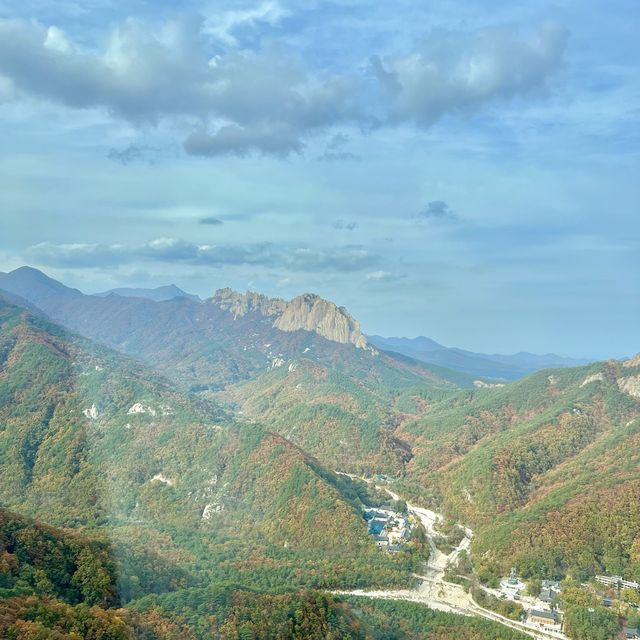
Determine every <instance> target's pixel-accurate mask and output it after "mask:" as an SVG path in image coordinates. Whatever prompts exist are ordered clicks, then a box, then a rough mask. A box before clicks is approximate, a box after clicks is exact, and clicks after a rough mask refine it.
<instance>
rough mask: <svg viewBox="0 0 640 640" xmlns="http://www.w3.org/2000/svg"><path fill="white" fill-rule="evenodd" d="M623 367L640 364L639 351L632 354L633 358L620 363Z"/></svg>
mask: <svg viewBox="0 0 640 640" xmlns="http://www.w3.org/2000/svg"><path fill="white" fill-rule="evenodd" d="M622 366H623V367H629V368H630V367H637V366H640V353H638V354H636V355H635V356H633V358H630V359H629V360H625V361H624V362H623V363H622Z"/></svg>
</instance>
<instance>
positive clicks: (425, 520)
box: [333, 471, 567, 640]
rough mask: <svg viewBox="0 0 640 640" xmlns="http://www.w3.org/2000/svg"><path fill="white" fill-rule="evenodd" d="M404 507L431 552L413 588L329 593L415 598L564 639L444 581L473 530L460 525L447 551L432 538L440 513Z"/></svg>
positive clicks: (534, 635)
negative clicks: (419, 527)
mask: <svg viewBox="0 0 640 640" xmlns="http://www.w3.org/2000/svg"><path fill="white" fill-rule="evenodd" d="M336 473H338V474H339V475H343V476H348V477H349V478H351V479H352V480H355V479H357V480H363V481H364V482H367V483H369V484H374V486H375V488H376V489H378V490H382V491H386V493H387V494H388V495H389V496H390V497H391V498H392V499H393V500H400V499H401V498H400V496H399V495H398V494H397V493H394V492H393V491H391V490H390V489H389V488H388V487H385V486H380V485H376V484H375V483H374V480H373V479H371V478H362V477H360V476H355V475H351V474H349V473H344V472H340V471H337V472H336ZM407 510H408V511H409V513H411V514H413V515H414V516H415V517H416V518H418V519H419V520H420V522H421V523H422V525H423V526H424V528H425V531H426V533H427V539H428V540H429V544H430V546H431V554H430V556H429V560H428V562H427V565H426V568H425V571H424V575H416V576H415V577H416V578H418V579H419V580H420V584H419V585H418V587H416V588H413V589H398V590H379V591H364V590H355V591H334V592H333V593H336V594H344V595H355V596H364V597H368V598H383V599H387V600H407V601H410V602H419V603H421V604H424V605H426V606H428V607H430V608H431V609H438V610H440V611H447V612H450V613H458V614H461V615H466V616H478V617H481V618H486V619H488V620H493V621H494V622H498V623H499V624H502V625H503V626H505V627H509V628H510V629H513V630H515V631H520V632H521V633H524V634H526V635H528V636H530V637H532V638H536V639H539V640H551V639H552V640H567V636H565V635H564V634H563V633H561V632H559V631H547V630H542V629H538V628H537V627H534V626H532V625H530V624H527V623H523V622H517V621H515V620H510V619H509V618H506V617H505V616H502V615H500V614H499V613H496V612H495V611H491V610H489V609H484V608H483V607H480V606H479V605H477V604H476V603H475V601H474V600H473V598H472V597H471V594H469V593H467V592H466V591H465V590H464V589H463V588H462V587H461V586H460V585H458V584H453V583H451V582H447V581H445V579H444V573H445V570H446V568H447V565H448V564H449V563H454V562H455V561H456V559H457V557H458V555H459V554H460V552H461V551H463V550H468V549H469V547H470V545H471V538H472V537H473V531H472V530H471V529H469V528H468V527H464V533H465V535H464V537H463V538H462V540H461V541H460V543H459V544H458V546H457V547H456V548H455V549H453V551H451V553H449V554H448V555H447V554H445V553H443V552H442V551H440V549H438V548H437V547H436V545H435V543H434V541H433V538H434V537H435V536H436V535H437V532H436V530H435V528H434V525H435V523H436V522H438V521H439V520H442V515H440V514H439V513H436V512H435V511H431V510H430V509H425V508H423V507H417V506H416V505H413V504H411V503H409V502H407Z"/></svg>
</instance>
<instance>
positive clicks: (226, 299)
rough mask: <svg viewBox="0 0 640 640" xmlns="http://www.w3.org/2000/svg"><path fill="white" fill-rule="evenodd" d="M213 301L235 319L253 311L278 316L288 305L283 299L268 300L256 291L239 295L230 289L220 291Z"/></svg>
mask: <svg viewBox="0 0 640 640" xmlns="http://www.w3.org/2000/svg"><path fill="white" fill-rule="evenodd" d="M211 301H212V302H213V304H215V305H216V306H218V307H220V308H221V309H223V310H224V311H229V312H230V313H231V314H233V317H234V319H235V318H239V317H242V316H245V315H247V313H250V312H252V311H255V312H257V313H259V314H261V315H263V316H267V317H271V316H277V315H279V314H281V313H282V312H283V311H284V309H285V307H286V305H287V303H286V301H285V300H282V299H281V298H268V297H267V296H265V295H263V294H261V293H256V292H255V291H247V292H246V293H239V292H238V291H234V290H233V289H230V288H229V287H227V288H225V289H218V290H217V291H216V292H215V294H214V296H213V298H212V299H211Z"/></svg>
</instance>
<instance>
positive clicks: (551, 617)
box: [500, 569, 562, 631]
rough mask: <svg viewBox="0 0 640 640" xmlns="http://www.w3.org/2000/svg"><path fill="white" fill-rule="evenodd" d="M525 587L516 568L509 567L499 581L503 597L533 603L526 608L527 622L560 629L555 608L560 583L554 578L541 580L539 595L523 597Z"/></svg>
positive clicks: (559, 617)
mask: <svg viewBox="0 0 640 640" xmlns="http://www.w3.org/2000/svg"><path fill="white" fill-rule="evenodd" d="M526 587H527V585H526V584H525V583H524V582H522V580H520V578H518V576H517V575H516V570H515V569H511V573H510V574H509V576H508V577H506V578H504V579H503V580H502V581H501V582H500V593H501V595H502V597H503V598H506V599H509V600H523V604H531V603H532V604H533V607H532V608H529V609H526V614H527V622H528V623H529V624H533V625H536V626H537V627H539V628H540V629H547V630H550V631H557V630H558V629H560V625H561V624H562V615H561V613H560V611H559V610H558V609H557V607H558V604H559V598H560V583H559V582H557V581H555V580H542V582H541V585H540V587H541V588H540V595H539V596H537V598H531V597H526V598H523V595H522V594H523V593H524V591H525V589H526ZM524 600H526V603H525V602H524ZM525 608H526V607H525Z"/></svg>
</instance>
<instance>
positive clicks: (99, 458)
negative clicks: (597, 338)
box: [0, 268, 640, 640]
mask: <svg viewBox="0 0 640 640" xmlns="http://www.w3.org/2000/svg"><path fill="white" fill-rule="evenodd" d="M3 289H8V291H7V292H5V293H3V292H2V290H3ZM174 294H175V295H174ZM144 296H149V297H144ZM171 296H173V297H171ZM639 378H640V360H638V358H637V357H636V358H633V359H628V360H624V361H615V360H609V361H606V362H596V363H592V364H588V365H582V366H562V367H561V368H554V369H545V370H541V371H537V372H534V373H531V374H529V375H527V376H525V377H522V378H520V379H518V380H515V381H511V382H508V383H505V382H500V383H499V384H497V383H495V381H494V380H492V379H491V378H486V379H484V378H482V379H478V378H476V377H474V376H472V375H469V373H467V372H465V371H456V370H452V369H446V368H443V367H441V366H439V365H436V364H431V363H427V362H421V361H418V360H415V359H412V358H411V357H409V356H406V355H402V354H398V353H395V352H392V351H389V352H386V351H381V350H379V348H376V347H373V346H372V345H370V344H369V342H368V341H367V338H366V336H365V335H364V334H363V333H362V331H361V329H360V326H359V323H358V322H357V321H356V320H355V319H354V318H353V317H352V316H351V315H350V314H349V313H348V312H347V311H346V310H345V309H344V308H342V307H338V306H337V305H335V304H333V303H331V302H329V301H323V300H321V299H320V298H319V297H318V296H314V295H311V294H308V295H303V296H299V297H297V298H295V299H293V300H292V301H285V300H281V299H272V298H267V297H266V296H262V295H260V294H256V293H252V292H248V293H246V294H239V293H236V292H233V291H231V290H228V289H223V290H219V291H218V292H216V293H215V294H214V296H213V297H212V298H209V299H204V300H200V299H196V298H195V297H193V296H189V295H186V294H184V292H182V291H180V290H178V292H177V293H176V291H175V289H173V288H168V289H163V290H162V291H155V290H153V291H151V292H146V290H137V289H136V290H134V291H133V292H131V291H123V292H121V294H119V293H117V292H110V293H108V294H107V295H100V296H91V295H86V294H84V293H82V292H80V291H78V290H75V289H70V288H68V287H65V286H64V285H63V284H61V283H59V282H56V281H54V280H52V279H51V278H49V277H48V276H46V275H44V274H42V273H41V272H38V271H36V270H33V269H28V268H23V269H19V270H17V271H16V272H12V273H10V274H1V275H0V500H1V501H2V507H3V508H5V509H7V511H8V513H10V514H15V515H16V517H17V516H19V517H22V518H27V519H29V518H30V519H31V520H26V521H25V522H26V523H27V524H25V525H24V526H23V528H24V530H25V531H29V532H31V533H29V534H27V533H24V534H21V536H22V535H24V536H25V537H26V538H25V539H26V540H33V544H34V545H36V546H37V545H40V544H41V542H39V540H40V538H39V537H38V536H40V535H41V534H40V533H37V535H36V532H38V531H40V530H39V529H38V527H42V526H48V527H54V528H56V529H54V530H51V532H50V533H48V534H47V536H51V538H50V539H51V542H50V544H54V542H53V541H54V540H58V539H60V540H65V542H64V545H67V546H64V545H63V547H62V548H64V549H65V551H64V553H63V555H65V554H66V556H67V557H70V558H72V559H71V560H69V561H68V564H67V565H65V566H67V568H66V569H65V570H64V571H63V572H62V573H60V571H58V570H56V571H52V570H51V567H49V565H47V563H46V562H43V560H42V556H41V555H39V554H38V553H35V552H32V551H31V550H29V552H28V553H27V555H24V553H23V552H22V551H20V552H19V553H18V552H16V548H22V547H20V545H17V543H16V542H13V541H11V540H13V538H12V537H11V536H12V533H11V530H12V527H14V526H15V525H13V524H11V525H9V524H8V525H7V530H6V532H5V534H3V535H5V537H6V538H7V540H10V541H11V542H8V543H7V544H6V548H5V554H6V557H5V561H4V565H0V569H1V568H2V566H4V567H5V568H4V569H3V570H2V571H4V574H3V575H4V576H5V577H4V578H2V579H1V581H2V584H1V585H0V589H4V590H5V591H4V593H5V597H7V598H17V599H18V600H16V601H12V602H13V605H12V606H14V605H15V607H17V609H16V610H20V611H25V612H28V611H31V610H32V609H31V607H32V606H36V605H37V603H40V602H44V603H45V604H46V606H51V607H54V608H56V607H58V608H60V610H61V611H64V614H61V615H63V617H65V619H67V620H68V624H69V625H71V626H73V625H77V624H80V623H79V622H78V620H77V616H78V615H80V614H79V613H78V611H79V610H76V607H81V606H83V605H84V604H85V603H92V606H94V607H98V608H99V609H100V611H98V610H96V611H95V616H98V617H99V616H103V615H104V616H105V618H104V623H105V624H107V625H112V626H113V625H114V624H117V622H116V621H115V618H113V617H111V612H113V611H119V610H120V609H123V610H126V613H122V614H117V615H118V616H121V617H122V619H123V620H126V623H123V624H125V626H126V625H128V626H127V629H129V631H127V632H126V633H129V636H127V635H125V636H123V637H125V638H129V637H131V638H137V636H136V635H135V633H137V632H134V631H131V629H134V628H135V626H136V625H138V626H140V625H142V627H145V628H149V629H151V628H153V627H154V625H155V626H156V627H158V628H165V629H174V630H175V629H181V630H182V631H175V633H178V637H180V635H179V634H183V636H184V637H187V638H190V637H193V638H196V639H197V640H200V639H203V640H204V639H206V638H209V637H211V634H212V633H213V632H212V631H211V629H212V628H214V627H215V628H216V629H217V631H215V633H217V634H218V635H219V636H220V637H225V638H226V637H230V638H232V637H239V636H238V634H240V631H239V629H240V628H241V627H243V625H244V627H243V628H249V626H250V625H251V624H252V623H251V622H250V618H251V615H250V612H251V611H252V610H253V609H254V608H255V607H256V606H258V603H263V605H264V606H267V608H269V607H271V608H273V609H274V612H273V614H272V615H273V620H272V621H273V624H275V625H276V626H277V625H279V624H285V625H286V624H288V623H287V622H286V620H289V619H290V615H291V614H290V613H287V612H290V611H291V609H293V610H294V611H296V610H297V609H296V607H302V608H303V609H304V610H305V611H307V613H306V614H305V616H311V617H313V618H314V619H315V620H317V621H318V625H320V627H322V628H325V627H326V629H325V631H324V632H323V633H325V636H326V634H327V633H328V631H327V629H329V628H332V629H334V627H332V625H334V624H336V625H338V626H337V627H335V629H334V631H335V632H336V633H338V632H337V631H336V629H338V628H339V629H341V631H340V633H343V635H344V633H350V634H351V635H352V637H354V638H355V637H362V638H363V639H364V638H366V639H367V640H369V638H378V637H380V638H386V637H397V638H398V640H413V639H414V638H422V637H423V636H421V635H420V633H421V631H420V626H419V625H420V624H423V623H424V624H426V625H427V628H428V629H432V630H433V633H436V630H439V631H438V633H440V634H441V635H442V634H444V635H442V637H443V638H452V640H453V639H454V638H457V636H456V635H455V634H456V633H458V631H459V630H460V629H465V631H464V632H465V633H469V634H471V636H470V637H473V634H474V633H484V635H483V636H480V637H483V638H484V637H486V638H494V637H495V638H503V637H514V638H518V637H522V636H520V635H519V634H524V635H525V636H527V635H528V636H530V637H531V636H532V637H539V638H563V637H567V638H571V640H573V639H574V638H576V639H579V638H580V635H579V634H580V632H579V631H576V630H575V629H579V628H580V625H584V624H585V622H584V620H585V616H586V619H587V622H588V621H589V619H590V618H589V616H590V615H592V614H591V613H590V611H591V609H593V611H594V613H593V615H594V616H598V617H599V619H601V621H602V622H601V623H599V624H602V625H605V626H606V627H607V628H609V627H610V628H611V629H612V630H613V629H614V628H615V629H617V628H618V627H621V625H623V624H627V625H630V624H631V623H633V621H634V619H635V618H634V616H635V615H636V609H635V604H634V599H633V598H634V596H633V594H631V595H630V594H628V593H626V592H625V593H624V594H623V593H622V590H621V589H616V587H615V586H613V587H611V586H606V585H604V586H603V584H602V583H598V581H597V580H596V576H599V575H605V576H621V579H624V580H626V581H628V583H629V584H635V583H634V582H633V580H637V579H638V577H640V474H639V472H638V469H640V446H638V445H639V444H640V440H639V438H640V396H639V395H638V379H639ZM336 469H337V470H338V471H334V470H336ZM367 514H369V515H370V516H371V517H372V518H373V519H374V520H375V522H376V527H377V528H376V529H375V530H374V531H371V530H370V527H369V525H368V524H367V519H366V516H367ZM13 517H14V516H13V515H12V516H11V518H13ZM9 521H10V522H13V521H12V520H9ZM458 523H461V524H458ZM21 526H22V525H21ZM58 530H59V531H60V532H61V533H58V532H57V531H58ZM47 531H48V530H47ZM69 531H70V532H74V535H75V534H78V535H80V536H83V538H82V540H83V541H85V540H86V542H82V543H80V542H78V543H77V544H87V545H91V544H95V545H102V547H101V548H104V549H106V550H107V551H106V552H105V553H106V555H105V559H104V562H105V563H107V565H108V567H109V569H105V572H103V573H101V574H100V575H102V587H96V586H95V585H93V583H92V581H91V580H90V579H89V578H88V577H86V578H83V577H81V576H83V575H84V574H83V571H84V572H85V573H90V571H89V570H86V569H82V571H81V572H80V573H78V571H79V566H82V562H80V561H79V560H76V559H73V558H76V556H75V555H73V553H72V554H71V555H70V556H69V555H68V554H69V553H71V552H68V551H66V549H67V548H68V547H69V544H70V543H68V542H66V538H65V536H66V535H67V534H66V532H69ZM20 544H22V542H21V543H20ZM31 544H32V543H31V542H28V543H27V547H26V548H27V549H31V547H30V545H31ZM48 544H49V543H48ZM75 544H76V543H73V544H71V547H73V548H75V546H74V545H75ZM20 554H22V555H20ZM83 557H84V556H83ZM512 568H513V569H512ZM512 570H513V572H514V575H517V576H518V579H519V580H521V581H522V582H521V584H522V587H521V591H522V592H515V591H514V592H513V593H512V592H511V591H509V589H508V588H507V589H506V590H505V589H503V588H502V583H504V582H505V581H506V580H507V577H506V576H508V575H509V573H510V571H512ZM0 573H1V571H0ZM63 575H64V576H65V577H64V578H61V576H63ZM82 580H85V582H86V583H87V584H89V585H91V588H89V587H87V588H86V589H85V591H83V590H82V589H80V587H78V586H76V585H78V584H80V582H81V581H82ZM547 582H552V583H553V584H557V585H560V584H562V585H563V586H562V590H561V593H560V591H557V592H556V600H553V599H552V598H551V597H548V598H547V600H545V601H542V600H540V599H539V598H538V595H536V591H538V586H539V585H540V584H542V583H547ZM3 585H4V586H3ZM70 585H71V586H70ZM91 589H93V591H92V590H91ZM96 589H97V590H96ZM100 589H102V591H100ZM529 589H531V591H532V593H528V591H529ZM559 589H560V587H558V590H559ZM105 590H106V591H105ZM631 591H633V589H632V590H631ZM104 592H108V593H110V594H113V595H112V596H110V598H101V597H97V596H96V597H95V598H93V596H91V597H90V596H88V595H86V594H89V593H93V594H96V593H104ZM83 594H84V595H83ZM558 594H560V596H559V598H560V599H558ZM33 598H35V600H33ZM91 598H93V599H91ZM266 603H270V604H268V605H267V604H266ZM603 603H608V604H603ZM263 605H260V606H263ZM415 607H418V608H415ZM118 608H120V609H118ZM556 611H562V613H563V615H564V617H565V619H566V620H567V629H566V636H563V635H561V634H560V633H559V631H558V625H556V624H555V623H556V622H557V621H558V619H559V617H558V616H557V614H556V613H555V612H556ZM204 612H209V613H208V614H205V613H204ZM429 612H431V613H429ZM585 612H586V613H585ZM24 615H25V616H26V615H27V613H24ZM29 615H31V614H29ZM207 616H209V617H207ZM425 616H426V618H425ZM116 617H117V616H116ZM212 617H213V618H215V623H214V622H213V621H212V620H211V618H212ZM294 617H295V616H294ZM524 618H526V620H524ZM546 618H548V619H549V620H550V622H549V623H548V625H547V626H548V627H549V628H548V629H546V630H544V629H543V628H542V626H541V625H545V624H546V623H545V620H546ZM556 618H557V619H556ZM305 619H306V618H305ZM427 619H428V621H425V620H427ZM269 620H271V618H270V619H269ZM269 620H267V619H266V618H265V620H263V621H262V622H261V625H263V626H265V625H266V626H268V625H269V624H271V622H269ZM276 620H277V621H278V622H277V623H276ZM321 620H322V622H320V621H321ZM528 620H534V621H535V620H537V622H529V621H528ZM418 621H422V622H420V623H418ZM18 623H19V621H16V622H14V623H12V624H14V625H15V624H18ZM96 624H97V623H96ZM212 625H213V626H212ZM247 625H249V626H247ZM323 625H325V627H323ZM327 625H328V626H327ZM416 625H417V626H416ZM429 625H431V626H430V627H429ZM434 625H435V626H434ZM478 625H480V626H478ZM482 625H484V626H482ZM487 625H488V626H487ZM223 628H224V629H225V631H224V633H226V634H227V635H220V634H222V631H221V629H223ZM392 628H393V629H396V632H397V635H396V636H392V635H389V633H390V631H389V629H392ZM449 628H450V629H452V631H451V632H449V631H446V629H449ZM231 629H234V631H233V632H232V631H231ZM456 629H457V630H458V631H456ZM479 629H482V631H481V632H480V631H479ZM358 630H359V631H358ZM334 631H332V633H333V632H334ZM149 633H156V632H155V631H154V632H151V631H149ZM167 633H168V632H167ZM172 633H174V631H172ZM234 633H235V634H236V635H235V636H234V635H233V634H234ZM429 633H431V631H430V632H429ZM505 633H513V634H514V635H513V636H505V635H504V634H505ZM612 633H613V631H612ZM132 634H133V635H132ZM358 634H360V635H358ZM380 634H381V635H380ZM385 634H386V635H385ZM447 634H449V635H447ZM500 634H503V635H500ZM214 636H215V634H214ZM150 637H151V638H155V637H158V638H162V637H165V636H163V635H157V634H156V636H153V635H151V636H150ZM167 637H169V636H167ZM216 637H217V636H216ZM274 637H275V636H274ZM318 637H324V636H322V635H320V636H318ZM424 637H429V638H430V637H431V636H424ZM610 637H613V636H610Z"/></svg>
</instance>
